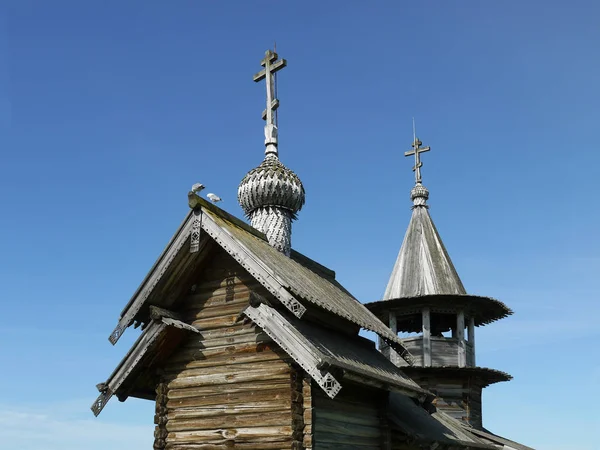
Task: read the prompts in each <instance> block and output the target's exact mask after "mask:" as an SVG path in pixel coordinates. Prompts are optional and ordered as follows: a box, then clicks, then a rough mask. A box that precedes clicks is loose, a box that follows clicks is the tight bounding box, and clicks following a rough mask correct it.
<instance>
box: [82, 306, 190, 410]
mask: <svg viewBox="0 0 600 450" xmlns="http://www.w3.org/2000/svg"><path fill="white" fill-rule="evenodd" d="M152 316H153V318H152V321H151V322H150V323H149V325H148V326H147V327H146V328H145V329H144V331H143V332H142V334H141V335H140V337H139V338H138V339H137V341H136V342H135V343H134V344H133V345H132V346H131V348H130V349H129V351H128V352H127V354H126V355H125V356H124V357H123V359H122V360H121V362H120V363H119V364H118V365H117V367H116V368H115V370H113V373H112V374H111V375H110V376H109V377H108V379H107V380H106V381H105V382H104V383H100V384H99V385H98V386H97V387H98V390H99V391H100V395H99V396H98V398H97V399H96V401H95V402H94V404H93V405H92V408H91V409H92V412H93V413H94V415H95V416H97V415H98V414H100V412H101V411H102V409H103V408H104V406H106V403H108V401H109V400H110V399H111V398H112V396H113V395H116V396H117V397H119V399H121V400H124V399H125V398H127V396H128V395H129V394H130V389H131V388H132V387H133V385H134V383H135V382H136V380H137V379H138V377H139V376H140V375H143V374H142V372H143V369H144V367H146V366H147V365H149V364H151V363H152V362H156V361H161V360H164V358H166V357H168V355H169V354H170V351H165V350H164V347H165V346H164V345H163V344H164V343H165V342H167V341H173V340H175V342H180V341H181V340H182V339H183V337H184V336H185V333H186V332H195V333H198V332H199V331H198V330H197V329H196V328H194V327H192V326H191V325H188V324H187V323H185V322H182V321H180V320H179V319H178V318H177V317H176V316H175V315H173V314H172V313H170V312H169V311H165V310H162V309H160V308H153V311H152ZM169 348H170V350H171V351H172V350H173V346H170V347H169ZM140 384H142V385H143V384H144V383H140ZM136 396H138V397H140V396H141V397H148V398H152V396H153V389H152V386H149V387H148V392H137V393H136Z"/></svg>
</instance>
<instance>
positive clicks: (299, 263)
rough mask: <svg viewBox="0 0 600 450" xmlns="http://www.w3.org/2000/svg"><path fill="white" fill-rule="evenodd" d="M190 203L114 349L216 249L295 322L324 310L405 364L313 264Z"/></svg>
mask: <svg viewBox="0 0 600 450" xmlns="http://www.w3.org/2000/svg"><path fill="white" fill-rule="evenodd" d="M190 198H191V200H190V204H191V205H194V207H195V209H194V212H193V213H190V214H188V216H187V218H186V220H185V221H184V223H183V224H182V226H181V227H180V228H179V230H178V233H177V234H176V235H175V236H174V238H173V239H172V240H171V242H170V243H169V245H168V246H167V248H166V249H165V251H164V252H163V254H162V255H161V256H160V257H159V260H158V261H157V263H156V264H155V265H154V267H153V269H152V270H151V273H149V274H148V276H147V277H146V279H145V280H144V282H143V283H142V285H141V286H140V288H138V290H137V291H136V293H135V294H134V296H133V298H132V299H131V300H130V302H129V303H128V305H127V307H126V308H125V309H124V310H123V312H122V314H121V318H120V320H119V324H118V325H117V327H116V328H115V331H113V333H112V334H111V337H110V341H111V342H112V343H113V344H114V343H115V342H116V341H117V340H118V338H119V337H120V335H121V334H122V333H123V331H124V330H125V329H126V328H127V327H128V326H130V325H131V324H132V323H134V322H136V321H139V322H142V323H143V322H144V321H146V320H147V309H148V306H149V305H150V304H156V305H159V306H164V307H167V306H169V305H170V304H172V303H173V302H175V301H176V300H177V298H178V297H180V296H181V294H182V292H183V289H185V286H186V283H189V277H190V276H193V273H194V270H197V268H198V267H201V266H202V265H203V264H204V262H205V260H206V258H207V255H209V254H210V252H211V249H212V248H214V247H220V248H222V249H223V250H225V251H226V252H227V253H228V254H229V255H230V256H231V257H233V258H234V259H235V260H236V261H237V262H238V263H239V264H240V265H241V266H242V267H244V269H246V270H247V271H248V272H249V273H250V274H251V275H252V277H253V278H254V279H256V280H257V281H258V282H259V283H260V284H261V285H262V287H263V288H264V289H266V290H267V291H268V292H269V293H270V294H271V295H272V296H273V297H274V298H275V299H277V301H278V302H279V303H280V304H282V305H283V306H285V307H286V308H287V309H288V310H289V311H290V312H292V314H294V315H295V316H296V317H298V318H301V317H302V316H303V315H304V313H305V312H306V310H307V307H309V306H310V307H311V308H317V309H322V310H325V311H329V312H330V313H332V314H334V315H335V316H337V317H339V318H340V319H342V320H345V321H347V322H349V323H351V324H353V325H355V326H359V327H362V328H364V329H366V330H370V331H373V332H375V333H377V334H378V335H379V336H380V337H381V338H382V339H384V341H386V342H388V343H389V344H390V345H391V346H392V347H394V348H395V349H396V350H397V351H398V353H399V354H400V355H402V356H403V357H404V358H405V359H406V360H407V361H409V362H410V360H411V359H410V358H411V357H410V354H409V353H408V351H407V350H406V348H404V346H403V345H402V342H401V340H400V339H399V338H398V337H397V336H396V335H395V334H394V333H393V332H391V330H390V329H389V328H388V327H387V326H385V325H384V324H383V323H382V322H381V321H380V320H379V319H378V318H377V317H376V316H375V315H374V314H373V313H371V312H370V311H369V310H368V309H367V308H365V307H364V305H362V304H361V303H360V302H359V301H358V300H356V299H355V298H354V297H353V296H352V295H351V294H350V293H348V292H347V291H346V290H345V289H344V288H343V287H342V286H341V285H340V284H339V283H337V282H336V281H335V279H333V278H332V276H331V274H326V275H324V273H325V271H324V270H322V269H320V268H318V267H316V266H318V265H316V263H315V264H312V265H309V264H306V260H307V258H305V257H303V258H298V257H296V258H289V257H287V256H285V255H283V254H282V253H280V252H278V251H277V250H275V249H274V248H272V247H271V246H270V245H269V244H268V243H267V242H266V240H265V238H264V235H262V234H261V233H259V232H258V231H256V230H254V229H253V228H251V227H249V226H248V225H247V224H245V223H243V222H241V221H240V220H239V219H237V218H235V217H233V216H231V215H229V214H227V213H226V212H224V211H222V210H221V209H220V208H217V207H215V206H214V205H211V204H208V203H207V202H205V201H204V200H202V199H200V198H199V197H198V196H196V195H195V194H190ZM192 200H193V201H192ZM196 249H197V251H196Z"/></svg>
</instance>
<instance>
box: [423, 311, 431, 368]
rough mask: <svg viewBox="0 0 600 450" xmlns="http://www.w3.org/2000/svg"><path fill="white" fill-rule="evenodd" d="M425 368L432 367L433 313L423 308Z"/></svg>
mask: <svg viewBox="0 0 600 450" xmlns="http://www.w3.org/2000/svg"><path fill="white" fill-rule="evenodd" d="M423 366H424V367H431V311H430V310H429V308H423Z"/></svg>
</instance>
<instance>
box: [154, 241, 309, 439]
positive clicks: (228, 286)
mask: <svg viewBox="0 0 600 450" xmlns="http://www.w3.org/2000/svg"><path fill="white" fill-rule="evenodd" d="M254 289H256V290H260V289H261V287H260V286H259V285H258V284H257V283H256V282H255V281H254V280H253V278H252V277H250V275H249V274H248V273H247V272H246V271H245V270H244V269H243V268H242V267H241V266H239V265H238V264H237V263H236V262H235V261H234V260H233V259H232V258H231V257H229V256H228V255H226V254H225V253H224V252H222V253H220V254H217V255H216V256H215V257H214V258H213V259H212V260H211V266H210V267H207V268H205V269H204V270H203V272H202V273H201V274H199V275H198V276H197V280H196V281H195V285H194V287H193V288H192V290H191V292H190V293H189V294H188V295H187V297H186V298H185V299H183V300H182V301H181V302H180V303H179V305H180V306H179V307H178V308H177V313H178V314H179V315H180V316H181V317H182V318H183V320H184V321H185V322H186V323H188V324H191V325H193V326H194V327H196V328H198V330H199V334H195V335H193V336H191V337H189V338H188V340H187V341H186V342H185V344H184V345H182V346H181V347H180V348H179V349H178V350H177V351H176V352H175V353H174V354H173V355H172V356H171V358H170V359H169V360H168V362H167V363H166V365H165V367H164V370H163V373H162V376H163V378H164V379H165V382H166V388H167V391H166V401H165V404H164V406H165V407H166V419H167V420H166V423H165V424H164V430H165V431H166V437H165V447H164V448H165V449H167V450H169V449H172V450H192V449H193V450H197V449H198V450H199V449H203V450H206V449H232V448H239V449H247V450H259V449H264V450H267V449H290V448H292V446H293V444H294V441H299V442H302V439H303V437H304V436H303V434H302V430H303V427H304V420H303V417H302V416H303V414H302V413H303V410H302V409H301V408H303V407H302V403H301V402H302V396H301V395H300V397H298V386H297V381H295V378H294V377H295V376H296V375H295V374H294V369H292V367H291V366H290V364H289V358H288V357H287V355H285V353H283V352H282V351H281V350H280V349H279V348H278V347H277V345H275V344H274V343H273V342H272V341H271V340H270V339H269V337H268V336H267V335H266V334H265V333H263V332H261V331H260V329H257V327H256V326H255V325H253V324H251V323H244V321H243V317H242V316H241V315H240V313H241V312H242V311H243V310H244V309H245V308H246V307H247V306H248V301H249V298H250V292H251V291H252V290H254ZM265 295H266V293H265ZM300 394H301V392H300ZM298 448H300V447H298Z"/></svg>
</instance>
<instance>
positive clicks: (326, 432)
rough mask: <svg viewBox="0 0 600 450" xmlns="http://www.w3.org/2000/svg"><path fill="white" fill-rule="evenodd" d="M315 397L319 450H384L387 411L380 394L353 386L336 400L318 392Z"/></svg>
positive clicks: (314, 394)
mask: <svg viewBox="0 0 600 450" xmlns="http://www.w3.org/2000/svg"><path fill="white" fill-rule="evenodd" d="M312 393H313V399H312V400H313V409H312V433H313V436H314V437H313V439H314V442H315V447H314V448H315V449H328V448H336V449H339V448H356V449H378V450H379V449H381V445H382V442H383V439H384V436H383V435H382V427H381V421H382V418H383V414H384V411H383V402H382V399H381V394H380V393H376V392H375V391H373V390H370V389H365V388H361V387H360V386H359V385H352V384H349V385H346V386H344V388H343V389H342V390H341V391H340V393H339V394H338V395H337V396H336V398H335V399H333V400H332V399H330V398H328V397H326V396H325V394H323V393H322V392H321V391H320V390H317V389H315V388H313V390H312Z"/></svg>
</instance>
